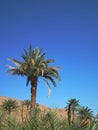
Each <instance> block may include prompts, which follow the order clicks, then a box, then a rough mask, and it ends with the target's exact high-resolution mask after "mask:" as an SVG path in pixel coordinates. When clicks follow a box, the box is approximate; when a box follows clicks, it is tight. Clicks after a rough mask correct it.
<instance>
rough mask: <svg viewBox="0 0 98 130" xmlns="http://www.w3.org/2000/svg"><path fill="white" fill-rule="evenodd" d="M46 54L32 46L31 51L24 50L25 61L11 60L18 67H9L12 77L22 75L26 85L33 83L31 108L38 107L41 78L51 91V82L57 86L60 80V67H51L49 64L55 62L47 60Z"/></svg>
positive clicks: (23, 57)
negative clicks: (37, 97) (25, 78)
mask: <svg viewBox="0 0 98 130" xmlns="http://www.w3.org/2000/svg"><path fill="white" fill-rule="evenodd" d="M45 56H46V53H42V49H37V48H35V49H33V50H32V47H31V45H30V47H29V50H28V51H26V50H24V53H23V54H22V56H21V57H22V59H23V61H19V60H16V59H10V61H11V62H13V63H14V64H15V65H16V67H13V66H9V69H8V71H7V72H8V73H11V74H12V75H21V76H26V77H27V82H26V85H28V84H29V82H30V83H31V107H33V106H35V105H36V92H37V83H38V79H39V77H43V79H44V81H45V82H46V84H47V85H48V88H49V90H50V85H49V82H52V84H53V85H54V86H56V82H55V78H56V79H58V80H60V76H59V74H58V69H60V67H56V66H49V63H53V62H54V60H51V59H46V57H45Z"/></svg>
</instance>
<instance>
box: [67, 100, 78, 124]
mask: <svg viewBox="0 0 98 130" xmlns="http://www.w3.org/2000/svg"><path fill="white" fill-rule="evenodd" d="M67 104H68V105H70V109H71V113H72V123H73V122H74V118H75V111H76V108H77V107H78V106H79V100H76V99H74V98H73V99H70V100H68V103H67Z"/></svg>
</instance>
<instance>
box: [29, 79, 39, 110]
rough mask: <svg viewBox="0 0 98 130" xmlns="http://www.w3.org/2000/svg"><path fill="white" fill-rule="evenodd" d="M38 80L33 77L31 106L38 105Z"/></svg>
mask: <svg viewBox="0 0 98 130" xmlns="http://www.w3.org/2000/svg"><path fill="white" fill-rule="evenodd" d="M37 80H38V79H37V78H33V79H32V81H31V108H32V107H35V105H36V93H37Z"/></svg>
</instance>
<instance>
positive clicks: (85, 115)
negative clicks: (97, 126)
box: [78, 106, 93, 126]
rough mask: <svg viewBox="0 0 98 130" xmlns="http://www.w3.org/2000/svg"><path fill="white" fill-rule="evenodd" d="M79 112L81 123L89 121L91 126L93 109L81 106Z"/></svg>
mask: <svg viewBox="0 0 98 130" xmlns="http://www.w3.org/2000/svg"><path fill="white" fill-rule="evenodd" d="M78 114H79V118H80V123H81V124H83V123H87V124H88V123H89V126H90V123H91V121H92V119H93V112H92V110H91V109H89V108H88V107H84V106H83V107H80V108H79V109H78Z"/></svg>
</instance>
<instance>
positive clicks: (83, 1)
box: [0, 0, 98, 113]
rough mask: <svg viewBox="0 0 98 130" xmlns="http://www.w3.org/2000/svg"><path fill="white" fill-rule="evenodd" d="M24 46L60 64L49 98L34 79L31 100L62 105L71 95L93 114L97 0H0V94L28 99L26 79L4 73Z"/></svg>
mask: <svg viewBox="0 0 98 130" xmlns="http://www.w3.org/2000/svg"><path fill="white" fill-rule="evenodd" d="M30 44H32V47H33V48H35V47H38V48H43V50H44V51H45V52H46V56H47V58H53V59H54V60H55V63H54V64H53V65H57V66H60V67H61V68H62V70H61V71H60V75H61V79H62V82H58V81H57V87H56V88H54V87H53V86H51V88H52V94H51V96H50V97H49V98H48V97H47V95H48V94H47V93H48V90H47V87H46V86H45V84H44V83H43V81H42V80H39V83H38V91H37V102H38V103H39V104H44V105H47V106H51V107H63V108H64V107H65V106H66V102H67V101H68V100H69V99H70V98H76V99H77V100H79V101H80V104H81V105H82V106H88V107H89V108H91V109H92V110H93V111H94V113H98V103H97V99H98V94H97V93H98V0H68V1H67V0H0V70H1V71H0V72H1V73H0V79H1V82H0V96H9V97H13V98H18V99H21V100H24V99H30V85H29V86H28V87H26V85H25V83H26V78H25V77H18V76H11V75H8V74H6V71H7V66H6V65H7V64H10V62H9V61H8V60H7V59H8V58H16V59H20V60H21V54H22V53H23V49H28V47H29V45H30Z"/></svg>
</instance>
